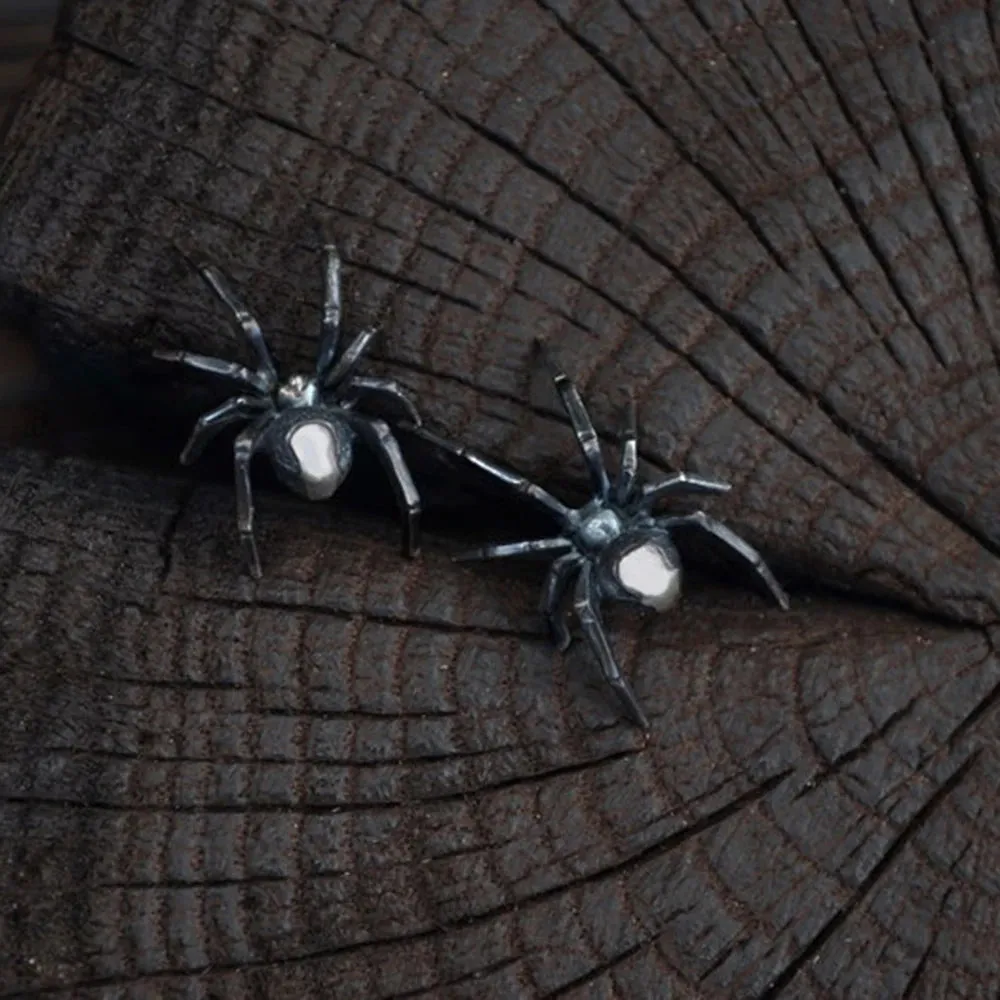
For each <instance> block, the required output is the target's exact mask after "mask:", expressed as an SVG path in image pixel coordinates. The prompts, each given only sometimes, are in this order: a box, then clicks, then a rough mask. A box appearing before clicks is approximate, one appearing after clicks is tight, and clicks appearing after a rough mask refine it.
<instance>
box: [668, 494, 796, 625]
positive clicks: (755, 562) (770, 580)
mask: <svg viewBox="0 0 1000 1000" xmlns="http://www.w3.org/2000/svg"><path fill="white" fill-rule="evenodd" d="M656 523H657V524H658V525H660V526H661V527H664V528H667V529H670V528H674V527H677V526H678V525H689V524H693V525H696V526H697V527H699V528H701V529H702V530H703V531H707V532H708V533H709V534H710V535H713V536H714V537H715V538H718V539H719V541H721V542H724V543H725V544H726V545H728V546H729V547H730V548H731V549H732V550H733V551H734V552H736V553H737V555H740V556H742V557H743V558H744V559H745V560H746V561H747V562H748V563H750V565H751V566H753V568H754V569H755V570H756V571H757V575H758V576H759V577H760V578H761V579H762V580H763V581H764V583H766V584H767V587H768V590H770V591H771V593H772V594H773V595H774V598H775V600H776V601H777V602H778V604H780V605H781V607H782V608H784V609H785V610H786V611H787V610H788V606H789V604H788V594H786V593H785V591H784V589H783V588H782V586H781V584H780V583H778V581H777V580H776V579H775V577H774V574H773V573H772V572H771V570H770V568H769V567H768V565H767V563H766V562H764V557H763V556H762V555H761V554H760V553H759V552H758V551H757V550H756V549H755V548H754V547H753V546H752V545H751V544H750V543H749V542H746V541H744V540H743V539H742V538H740V536H739V535H737V534H736V532H735V531H733V530H732V528H728V527H727V526H726V525H724V524H723V523H722V522H721V521H717V520H715V518H714V517H709V516H708V514H706V513H705V512H704V511H703V510H699V511H695V512H694V513H693V514H685V515H682V516H680V517H663V518H659V519H658V520H657V521H656Z"/></svg>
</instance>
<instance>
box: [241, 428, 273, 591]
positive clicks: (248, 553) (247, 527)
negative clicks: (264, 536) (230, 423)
mask: <svg viewBox="0 0 1000 1000" xmlns="http://www.w3.org/2000/svg"><path fill="white" fill-rule="evenodd" d="M272 419H273V414H271V413H266V414H264V416H262V417H258V418H257V419H256V420H255V421H254V422H253V423H252V424H251V425H250V426H249V427H246V428H244V429H243V430H242V431H240V433H239V434H237V435H236V441H235V443H234V444H233V464H234V467H235V472H236V527H237V529H238V531H239V533H240V547H241V548H242V550H243V558H244V560H245V562H246V564H247V569H248V570H249V571H250V575H251V576H252V577H254V579H256V580H259V579H260V578H261V576H262V575H263V573H262V572H261V568H260V556H259V554H258V553H257V541H256V539H255V538H254V535H253V515H254V509H253V489H252V487H251V485H250V462H251V461H252V459H253V456H254V452H255V451H256V450H257V448H258V447H259V446H260V443H261V441H262V440H263V437H264V432H265V430H266V429H267V425H268V424H269V423H270V422H271V420H272Z"/></svg>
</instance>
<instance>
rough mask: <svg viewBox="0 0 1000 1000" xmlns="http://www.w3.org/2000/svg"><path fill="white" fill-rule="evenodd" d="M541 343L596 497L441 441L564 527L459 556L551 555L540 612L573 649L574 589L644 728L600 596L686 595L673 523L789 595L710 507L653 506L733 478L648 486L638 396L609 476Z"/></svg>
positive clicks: (608, 676)
mask: <svg viewBox="0 0 1000 1000" xmlns="http://www.w3.org/2000/svg"><path fill="white" fill-rule="evenodd" d="M538 347H539V350H540V351H541V353H542V355H543V358H544V360H545V362H546V365H547V367H548V369H549V372H550V374H551V376H552V379H553V382H554V383H555V386H556V389H557V391H558V392H559V395H560V398H561V400H562V403H563V406H564V408H565V410H566V412H567V414H568V416H569V418H570V422H571V424H572V426H573V431H574V434H575V435H576V438H577V441H578V443H579V445H580V448H581V450H582V452H583V457H584V461H585V464H586V465H587V469H588V471H589V474H590V479H591V482H592V486H593V491H594V492H593V497H592V499H591V500H590V501H588V502H587V503H586V504H584V505H583V506H582V507H578V508H573V507H568V506H566V505H565V504H563V503H562V502H561V501H560V500H558V499H557V498H556V497H554V496H553V495H552V494H551V493H548V492H547V491H546V490H544V489H542V487H540V486H538V485H537V484H535V483H533V482H531V481H530V480H529V479H527V478H525V477H524V476H521V475H520V474H518V473H516V472H512V471H511V470H509V469H505V468H503V467H502V466H500V465H497V464H496V463H495V462H492V461H491V460H489V459H486V458H483V457H482V456H479V455H476V454H475V453H473V452H471V451H469V450H468V449H466V448H454V447H452V446H450V445H448V444H447V442H443V441H441V440H440V439H437V440H438V444H439V445H442V446H444V447H446V448H449V449H450V450H452V451H454V452H455V453H457V454H458V455H460V456H462V457H464V458H465V459H466V460H467V461H469V462H471V463H472V464H473V465H475V466H477V467H478V468H480V469H482V470H483V471H485V472H487V473H489V474H490V475H492V476H494V477H495V478H497V479H499V480H500V481H502V482H503V483H505V484H506V485H507V486H508V487H509V488H511V489H512V490H514V491H515V492H517V493H519V494H521V495H522V496H526V497H529V498H530V499H532V500H534V501H536V502H538V503H539V504H541V505H542V506H544V507H545V508H546V509H547V510H548V511H549V513H550V514H552V515H553V516H554V518H555V520H556V521H557V523H558V525H559V531H558V534H556V535H553V536H552V537H550V538H541V539H531V540H526V541H522V542H511V543H507V544H503V545H488V546H486V547H484V548H481V549H476V550H475V551H473V552H470V553H466V554H465V555H464V556H460V557H459V558H460V559H467V560H471V559H503V558H509V557H515V556H532V555H544V556H546V557H550V558H552V557H554V561H553V562H552V564H551V566H550V567H549V571H548V575H547V577H546V579H545V584H544V586H543V589H542V600H541V611H542V613H543V614H544V616H545V618H546V619H547V621H548V624H549V629H550V632H551V635H552V639H553V641H554V643H555V644H556V646H557V647H558V648H559V649H560V650H566V649H567V648H568V647H569V645H570V643H571V641H572V637H571V635H570V631H569V628H568V627H567V624H566V614H565V612H564V610H563V608H564V604H565V603H566V599H567V597H568V596H569V594H570V589H571V587H572V598H571V604H572V609H573V611H574V612H575V614H576V617H577V620H578V621H579V623H580V625H581V626H582V629H583V633H584V635H585V637H586V638H587V640H588V643H589V644H590V647H591V649H592V650H593V652H594V654H595V655H596V657H597V660H598V662H599V663H600V666H601V670H602V673H603V675H604V678H605V680H606V681H607V682H608V683H609V684H610V685H611V686H612V688H614V690H615V692H616V693H617V695H618V697H619V699H620V700H621V703H622V705H623V707H624V709H625V711H626V712H627V713H628V715H629V716H630V718H631V719H632V720H633V721H634V722H635V723H637V724H638V725H640V726H642V727H644V728H645V727H648V725H649V723H648V721H647V719H646V716H645V714H644V712H643V711H642V708H641V707H640V705H639V703H638V701H637V700H636V697H635V695H634V693H633V692H632V689H631V686H630V685H629V683H628V681H627V680H626V678H625V677H624V676H623V674H622V672H621V669H620V668H619V666H618V663H617V661H616V659H615V656H614V653H613V651H612V649H611V645H610V643H609V642H608V639H607V635H606V634H605V631H604V625H603V622H602V620H601V613H600V605H601V602H602V601H605V600H613V601H621V602H626V603H629V604H634V605H639V606H640V607H645V608H648V609H651V610H653V611H666V610H668V609H669V608H671V607H673V606H674V605H675V604H676V603H677V602H678V601H679V600H680V597H681V583H682V579H683V571H682V566H681V558H680V554H679V552H678V550H677V547H676V546H675V544H674V538H673V530H674V529H675V528H678V527H687V526H691V527H698V528H701V529H702V530H703V531H706V532H708V533H709V534H711V535H713V536H714V537H715V538H717V539H719V540H720V541H721V542H723V543H724V544H726V545H728V546H729V547H730V548H731V549H732V550H733V551H735V552H736V553H737V554H738V555H740V556H742V557H743V558H744V559H745V560H747V561H748V562H749V563H750V564H751V565H752V566H753V568H754V569H755V570H756V572H757V573H758V575H759V576H760V577H761V579H762V580H763V581H764V583H765V584H766V585H767V586H768V588H769V589H770V591H771V593H772V594H773V595H774V597H775V599H776V600H777V601H778V603H779V604H780V605H781V606H782V607H783V608H787V607H788V597H787V595H786V594H785V592H784V590H783V589H782V588H781V586H780V584H779V583H778V581H777V580H776V579H775V578H774V575H773V574H772V573H771V571H770V569H769V568H768V566H767V564H766V563H765V562H764V560H763V558H762V557H761V555H760V553H758V552H757V550H756V549H754V548H753V547H752V546H751V545H749V544H748V543H747V542H746V541H744V540H743V539H742V538H740V537H739V536H738V535H737V534H736V533H735V532H734V531H732V530H731V529H730V528H728V527H726V525H724V524H722V523H721V522H719V521H716V520H715V519H714V518H711V517H709V516H708V515H707V514H706V513H705V512H704V511H696V512H695V513H693V514H685V515H680V516H674V517H662V516H657V515H656V514H655V511H654V508H655V506H656V504H657V503H658V502H659V501H660V500H661V499H663V498H664V497H667V496H671V495H677V494H681V493H725V492H728V490H729V488H730V487H729V485H728V484H727V483H723V482H719V481H717V480H714V479H706V478H703V477H701V476H697V475H693V474H690V473H685V472H677V473H674V474H673V475H670V476H667V477H666V478H665V479H663V480H661V481H660V482H658V483H645V484H644V483H641V482H640V481H639V479H638V475H637V472H638V431H637V424H636V412H635V404H634V402H630V403H629V407H628V415H627V419H626V424H625V429H624V432H623V435H622V457H621V464H620V468H619V470H618V477H617V481H616V482H615V483H612V482H611V480H610V479H609V476H608V472H607V469H606V467H605V465H604V459H603V456H602V455H601V449H600V445H599V443H598V438H597V433H596V432H595V430H594V427H593V424H592V422H591V420H590V416H589V415H588V413H587V410H586V408H585V407H584V404H583V400H582V399H581V398H580V394H579V392H578V391H577V389H576V387H575V386H574V385H573V383H572V382H571V381H570V380H569V377H568V376H567V375H566V374H565V372H563V371H562V369H561V368H559V366H558V365H557V364H556V362H555V361H554V359H553V358H552V357H551V355H550V354H549V353H548V351H547V350H546V348H545V346H544V345H543V344H542V343H541V342H539V343H538ZM574 581H575V582H574Z"/></svg>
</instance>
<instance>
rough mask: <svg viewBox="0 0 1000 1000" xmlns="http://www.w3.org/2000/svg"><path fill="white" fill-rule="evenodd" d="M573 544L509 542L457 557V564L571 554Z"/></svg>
mask: <svg viewBox="0 0 1000 1000" xmlns="http://www.w3.org/2000/svg"><path fill="white" fill-rule="evenodd" d="M572 548H573V543H572V542H571V541H570V540H569V539H568V538H533V539H531V540H530V541H527V542H507V543H505V544H503V545H485V546H483V547H482V548H481V549H472V550H470V551H469V552H463V553H461V555H457V556H455V562H475V561H477V560H480V559H510V558H511V557H512V556H533V555H537V554H538V553H539V552H547V553H551V552H569V551H570V550H571V549H572Z"/></svg>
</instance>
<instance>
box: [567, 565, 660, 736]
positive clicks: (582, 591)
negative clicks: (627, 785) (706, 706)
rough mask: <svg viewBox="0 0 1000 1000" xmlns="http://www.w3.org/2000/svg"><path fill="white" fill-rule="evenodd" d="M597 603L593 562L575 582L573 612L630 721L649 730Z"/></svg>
mask: <svg viewBox="0 0 1000 1000" xmlns="http://www.w3.org/2000/svg"><path fill="white" fill-rule="evenodd" d="M597 601H598V598H597V595H596V594H595V593H594V582H593V570H592V568H591V566H590V563H586V564H584V567H583V569H582V570H581V571H580V578H579V579H578V580H577V583H576V593H575V594H574V597H573V609H574V610H575V611H576V617H577V618H578V619H579V622H580V626H581V627H582V629H583V634H584V635H585V636H586V637H587V641H588V642H589V643H590V648H591V649H592V650H593V651H594V655H595V656H596V657H597V661H598V663H599V664H600V666H601V673H603V674H604V679H605V680H606V681H607V682H608V684H610V685H611V687H612V688H614V691H615V694H617V695H618V700H619V701H620V702H621V704H622V707H623V708H624V709H625V712H626V713H627V714H628V716H629V718H630V719H631V720H632V721H633V722H634V723H635V724H636V725H637V726H641V727H642V728H643V729H648V728H649V720H648V719H647V718H646V713H645V712H643V710H642V706H641V705H640V704H639V701H638V699H637V698H636V696H635V693H634V692H633V691H632V686H631V685H630V684H629V682H628V680H626V678H625V676H624V674H622V672H621V668H620V667H619V666H618V661H617V660H616V659H615V654H614V652H613V651H612V649H611V644H610V643H609V642H608V636H607V633H606V632H605V631H604V624H603V622H602V621H601V612H600V608H599V607H598V604H597Z"/></svg>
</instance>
